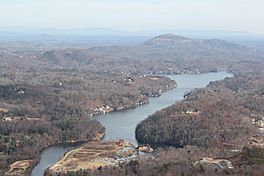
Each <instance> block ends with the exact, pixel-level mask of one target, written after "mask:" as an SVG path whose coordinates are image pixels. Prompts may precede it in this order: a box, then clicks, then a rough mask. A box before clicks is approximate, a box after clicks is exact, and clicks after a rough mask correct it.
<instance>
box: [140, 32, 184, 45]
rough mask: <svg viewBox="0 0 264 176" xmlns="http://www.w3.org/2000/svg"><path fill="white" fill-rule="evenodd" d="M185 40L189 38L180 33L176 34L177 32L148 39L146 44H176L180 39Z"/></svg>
mask: <svg viewBox="0 0 264 176" xmlns="http://www.w3.org/2000/svg"><path fill="white" fill-rule="evenodd" d="M183 40H188V38H186V37H183V36H180V35H175V34H171V33H168V34H162V35H159V36H157V37H155V38H153V39H150V40H148V41H147V42H146V43H145V44H148V45H168V44H174V43H176V42H179V41H183Z"/></svg>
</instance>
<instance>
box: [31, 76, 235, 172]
mask: <svg viewBox="0 0 264 176" xmlns="http://www.w3.org/2000/svg"><path fill="white" fill-rule="evenodd" d="M231 76H232V75H231V74H228V73H226V72H218V73H207V74H199V75H170V76H168V77H170V78H171V79H173V80H175V81H176V82H177V87H176V88H175V89H172V90H169V91H167V92H165V93H163V94H162V95H161V96H160V97H157V98H150V103H149V104H146V105H143V106H139V107H137V108H135V109H129V110H124V111H118V112H112V113H109V114H106V115H100V116H95V117H94V118H95V119H97V120H98V121H99V122H100V123H102V125H103V126H105V127H106V135H105V138H104V140H114V139H124V140H126V141H128V142H131V143H133V144H137V141H136V139H135V129H136V126H137V124H138V123H140V122H141V121H142V120H144V119H145V118H147V117H148V116H149V115H151V114H153V113H155V112H156V111H158V110H160V109H163V108H165V107H167V106H170V105H172V104H174V103H175V102H177V101H180V100H182V99H183V95H184V94H185V93H186V92H189V91H191V90H193V89H195V88H201V87H205V86H206V85H207V84H208V83H209V82H210V81H216V80H221V79H224V78H226V77H231ZM74 147H76V146H74V145H67V146H66V147H65V146H52V147H49V148H47V149H46V150H44V151H43V152H42V153H41V160H40V162H39V164H38V165H37V166H36V167H35V168H34V170H33V172H32V174H31V175H32V176H41V175H43V174H44V172H45V170H46V169H47V168H48V167H49V166H51V165H53V164H54V163H56V161H58V160H59V159H60V158H61V157H62V156H63V155H64V153H66V152H68V151H69V150H71V149H73V148H74Z"/></svg>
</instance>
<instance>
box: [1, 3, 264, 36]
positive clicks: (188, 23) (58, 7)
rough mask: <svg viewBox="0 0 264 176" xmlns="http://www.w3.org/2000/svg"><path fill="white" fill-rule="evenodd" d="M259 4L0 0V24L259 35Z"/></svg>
mask: <svg viewBox="0 0 264 176" xmlns="http://www.w3.org/2000/svg"><path fill="white" fill-rule="evenodd" d="M263 17H264V0H0V26H27V27H41V28H42V27H48V28H50V27H52V28H90V27H98V28H101V27H104V28H114V29H119V30H126V31H137V30H151V29H192V30H227V31H247V32H254V33H260V34H264V23H263Z"/></svg>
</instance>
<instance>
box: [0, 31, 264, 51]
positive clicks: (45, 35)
mask: <svg viewBox="0 0 264 176" xmlns="http://www.w3.org/2000/svg"><path fill="white" fill-rule="evenodd" d="M161 33H176V34H179V35H183V36H186V37H189V38H196V39H215V38H217V39H222V40H226V41H232V42H235V43H239V44H241V43H242V44H245V45H248V46H252V47H258V48H262V46H263V48H264V35H259V34H254V33H248V32H233V31H221V30H219V31H198V30H197V31H196V30H179V29H175V30H149V31H135V32H128V31H121V30H115V29H111V28H73V29H56V28H30V27H9V28H8V27H0V41H16V40H20V41H21V40H22V41H39V42H41V41H45V42H47V41H57V42H86V43H89V42H90V43H93V44H97V45H100V46H102V45H103V44H104V43H105V44H106V45H107V44H136V43H141V42H144V41H145V40H147V39H151V38H153V37H155V36H157V35H159V34H161Z"/></svg>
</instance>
